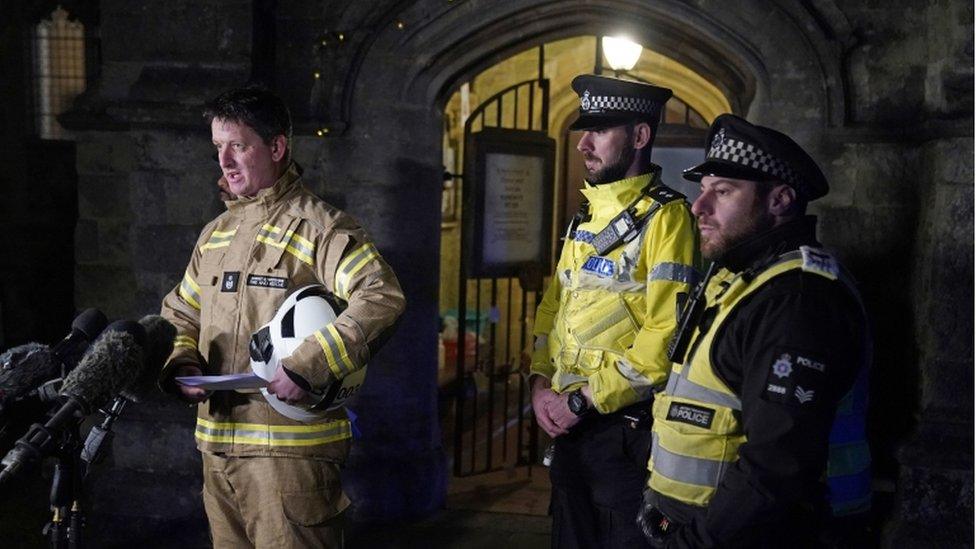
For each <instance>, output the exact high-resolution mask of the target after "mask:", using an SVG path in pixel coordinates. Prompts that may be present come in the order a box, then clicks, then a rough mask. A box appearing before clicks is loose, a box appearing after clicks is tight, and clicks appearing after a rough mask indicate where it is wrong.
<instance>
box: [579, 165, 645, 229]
mask: <svg viewBox="0 0 976 549" xmlns="http://www.w3.org/2000/svg"><path fill="white" fill-rule="evenodd" d="M660 175H661V168H659V167H658V166H655V165H653V164H652V165H651V171H650V172H648V173H643V174H640V175H635V176H634V177H628V178H627V179H620V180H618V181H613V182H611V183H603V184H601V185H590V184H589V183H584V185H585V187H584V188H583V189H581V190H580V192H582V193H583V196H585V197H586V199H587V200H588V201H589V202H590V205H591V207H592V208H593V216H594V217H601V218H602V217H613V216H615V215H617V214H618V213H620V211H621V210H623V209H624V208H626V207H627V206H630V203H631V202H633V201H634V200H635V199H636V198H637V197H638V196H640V194H641V191H642V190H644V188H645V187H649V186H653V185H657V184H658V183H659V182H660Z"/></svg>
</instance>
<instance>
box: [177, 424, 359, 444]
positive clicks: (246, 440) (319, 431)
mask: <svg viewBox="0 0 976 549" xmlns="http://www.w3.org/2000/svg"><path fill="white" fill-rule="evenodd" d="M194 436H195V437H196V438H198V439H200V440H203V441H206V442H212V443H217V444H254V445H258V446H315V445H319V444H328V443H330V442H335V441H337V440H342V439H346V438H349V437H350V436H351V430H350V425H349V422H348V421H345V420H338V421H333V422H329V423H325V424H319V425H299V426H280V425H261V424H255V423H215V422H211V421H208V420H205V419H203V418H197V425H196V432H195V433H194Z"/></svg>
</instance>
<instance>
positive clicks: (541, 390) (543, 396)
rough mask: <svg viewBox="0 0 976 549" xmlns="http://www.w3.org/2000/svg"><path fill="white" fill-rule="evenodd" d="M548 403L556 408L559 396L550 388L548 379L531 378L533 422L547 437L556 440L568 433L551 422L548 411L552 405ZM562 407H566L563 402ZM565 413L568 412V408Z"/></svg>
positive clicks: (541, 377)
mask: <svg viewBox="0 0 976 549" xmlns="http://www.w3.org/2000/svg"><path fill="white" fill-rule="evenodd" d="M550 403H556V404H554V405H555V406H558V405H559V395H557V394H556V393H555V392H553V390H552V389H551V388H550V385H549V380H548V379H546V378H544V377H543V376H540V375H536V376H532V411H533V412H535V420H536V422H538V423H539V426H540V427H542V430H543V431H545V432H546V434H547V435H549V436H550V437H552V438H556V437H558V436H559V435H565V434H566V433H568V432H569V431H568V430H566V429H564V428H562V427H560V426H559V425H557V424H556V423H555V422H554V421H553V420H552V417H551V415H550V414H551V411H550V409H551V408H552V406H553V405H551V404H550ZM562 405H563V406H566V403H565V402H563V403H562ZM567 411H569V409H568V408H567ZM570 413H572V412H570Z"/></svg>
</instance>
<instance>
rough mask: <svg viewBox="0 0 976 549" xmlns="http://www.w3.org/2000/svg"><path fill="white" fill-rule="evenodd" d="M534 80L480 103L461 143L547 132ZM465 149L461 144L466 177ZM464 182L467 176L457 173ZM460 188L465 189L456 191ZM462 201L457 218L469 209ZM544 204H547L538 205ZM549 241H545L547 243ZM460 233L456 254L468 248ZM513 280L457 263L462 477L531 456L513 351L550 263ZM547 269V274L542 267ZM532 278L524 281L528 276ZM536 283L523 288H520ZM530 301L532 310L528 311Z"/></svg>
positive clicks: (525, 392)
mask: <svg viewBox="0 0 976 549" xmlns="http://www.w3.org/2000/svg"><path fill="white" fill-rule="evenodd" d="M542 65H543V59H542V49H541V47H540V52H539V78H537V79H533V80H526V81H524V82H519V83H518V84H514V85H512V86H510V87H508V88H506V89H504V90H502V91H500V92H498V93H497V94H495V95H493V96H492V97H490V98H489V99H488V100H486V101H484V102H483V103H482V104H481V105H479V106H478V107H477V108H476V109H475V110H474V111H472V113H471V115H470V116H469V117H468V119H467V120H466V121H465V124H464V143H470V142H471V140H470V139H469V137H470V136H472V135H473V134H475V133H478V132H480V131H482V130H484V129H486V128H505V129H509V130H524V131H526V132H535V133H536V134H538V133H540V132H541V133H542V134H546V133H547V132H548V127H549V120H548V119H549V81H548V80H546V79H544V78H542ZM470 154H471V151H470V150H469V147H468V146H465V150H464V157H465V162H464V163H463V165H464V166H465V175H467V176H470V170H469V169H468V168H469V166H470V163H469V162H468V160H469V159H470V157H469V155H470ZM462 181H464V182H465V183H467V182H468V181H469V179H468V178H462ZM462 192H466V191H465V190H462ZM464 203H465V204H466V206H465V209H464V210H463V213H462V216H469V215H471V211H470V209H469V208H468V206H467V204H470V203H471V201H469V200H464ZM544 207H546V208H551V207H552V204H544ZM545 245H546V246H551V242H546V243H545ZM470 246H471V242H470V241H469V239H465V238H462V239H461V257H462V258H463V257H466V255H465V254H466V253H469V252H470V250H469V249H466V247H470ZM537 267H538V272H532V273H529V272H526V273H525V276H522V277H521V278H522V280H521V281H520V279H519V278H514V277H512V278H510V277H502V278H479V277H475V278H469V276H470V274H469V272H468V269H467V268H466V266H465V262H464V261H462V264H461V266H460V269H459V271H460V276H459V281H458V283H459V288H458V297H459V299H458V316H457V318H458V343H457V359H456V360H457V362H456V364H457V369H456V372H457V380H458V381H459V383H457V384H456V385H455V386H456V387H457V393H456V397H455V402H454V412H455V413H454V459H453V461H454V475H455V476H468V475H473V474H480V473H486V472H490V471H496V470H500V469H505V468H511V467H515V466H523V465H532V464H534V463H537V460H538V455H537V454H538V451H537V448H538V445H539V441H538V429H537V427H536V424H535V420H534V418H533V417H532V414H531V395H530V391H529V386H528V382H527V378H526V376H523V375H522V369H521V368H520V357H521V352H522V350H523V349H525V348H526V346H527V345H530V344H531V337H532V334H531V333H530V332H529V330H528V325H527V319H528V317H529V315H530V312H531V313H532V314H534V311H535V308H536V306H537V305H538V303H539V301H540V300H541V297H542V294H541V277H542V274H543V273H545V272H546V271H548V270H549V268H550V266H549V265H538V266H537ZM546 274H548V273H546ZM533 278H534V279H537V280H538V283H526V280H527V279H533ZM527 286H528V287H529V288H532V286H538V287H535V288H532V289H533V290H535V291H530V290H528V289H526V287H527ZM530 307H531V309H530Z"/></svg>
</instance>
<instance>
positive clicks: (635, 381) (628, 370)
mask: <svg viewBox="0 0 976 549" xmlns="http://www.w3.org/2000/svg"><path fill="white" fill-rule="evenodd" d="M617 371H618V372H620V375H622V376H623V377H624V379H626V380H627V381H628V382H629V383H630V388H631V389H633V390H634V391H635V392H636V393H637V397H638V399H639V400H644V399H645V398H649V397H650V396H651V390H652V389H653V385H651V380H650V379H648V378H647V376H645V375H644V374H642V373H640V372H638V371H637V370H636V369H635V368H634V367H633V366H631V364H630V362H627V361H626V360H624V359H620V360H618V361H617Z"/></svg>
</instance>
